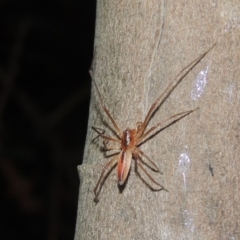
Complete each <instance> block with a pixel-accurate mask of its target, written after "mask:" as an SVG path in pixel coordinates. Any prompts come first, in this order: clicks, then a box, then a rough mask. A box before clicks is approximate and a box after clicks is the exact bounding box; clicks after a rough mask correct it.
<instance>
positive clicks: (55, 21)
mask: <svg viewBox="0 0 240 240" xmlns="http://www.w3.org/2000/svg"><path fill="white" fill-rule="evenodd" d="M95 10H96V1H95V0H88V1H80V0H71V1H69V0H62V1H54V0H48V1H44V0H22V1H17V0H2V1H1V2H0V154H1V155H0V157H1V158H0V185H1V195H0V218H1V219H0V239H1V240H2V239H4V240H5V239H11V240H12V239H25V240H28V239H34V240H38V239H41V240H42V239H47V240H58V239H73V238H74V230H75V222H76V213H77V200H78V188H79V178H78V173H77V165H79V164H81V161H82V157H83V151H84V143H85V137H86V129H87V120H88V107H89V98H90V86H91V79H90V77H89V74H88V70H89V68H90V65H91V60H92V55H93V40H94V25H95Z"/></svg>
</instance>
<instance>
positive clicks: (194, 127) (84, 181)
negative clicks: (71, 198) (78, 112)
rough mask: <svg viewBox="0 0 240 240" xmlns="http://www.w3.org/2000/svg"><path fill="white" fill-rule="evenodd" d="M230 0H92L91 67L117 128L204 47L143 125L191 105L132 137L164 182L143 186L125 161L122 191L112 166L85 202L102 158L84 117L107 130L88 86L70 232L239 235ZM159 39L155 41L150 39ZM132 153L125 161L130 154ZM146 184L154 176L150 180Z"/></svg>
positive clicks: (236, 47) (233, 7) (235, 27)
mask: <svg viewBox="0 0 240 240" xmlns="http://www.w3.org/2000/svg"><path fill="white" fill-rule="evenodd" d="M239 12H240V3H239V1H236V0H235V1H234V0H230V1H223V0H222V1H221V0H220V1H207V0H203V1H193V0H192V1H187V2H186V1H184V0H179V1H166V2H165V1H164V0H162V1H161V0H151V1H141V0H140V1H128V0H121V1H111V0H99V1H98V5H97V20H96V34H95V46H94V47H95V56H94V57H95V59H94V76H95V80H96V82H97V84H98V86H99V89H100V91H101V93H102V95H103V98H104V102H105V104H106V105H107V107H108V109H109V111H110V113H111V115H112V116H113V117H114V119H115V120H116V122H117V124H118V125H119V126H120V128H121V129H122V130H124V129H126V128H127V127H130V128H135V126H136V122H139V121H143V119H144V117H145V116H146V114H147V111H148V109H149V108H150V106H151V104H152V103H153V102H154V100H155V99H156V98H157V97H158V96H159V95H160V94H161V93H162V92H163V91H164V89H165V88H166V87H167V85H168V84H169V83H170V82H171V81H172V80H173V79H174V77H175V76H176V75H177V74H178V72H179V71H180V70H181V69H183V68H184V67H185V66H186V65H187V64H188V63H190V62H191V61H193V60H194V59H195V58H197V57H198V56H200V55H201V54H202V53H203V52H205V51H206V50H208V49H209V48H210V47H211V46H212V45H213V44H214V43H216V42H217V45H216V46H215V47H214V49H213V50H212V51H211V52H210V53H209V54H208V55H207V56H206V57H205V58H204V59H203V60H202V61H201V62H200V63H199V64H197V66H196V67H194V69H193V70H192V71H191V72H190V73H189V74H188V75H187V76H186V77H185V78H184V79H183V81H182V82H181V83H180V84H179V85H178V86H177V87H176V89H174V91H173V92H172V93H171V94H170V96H169V97H168V99H167V100H166V101H165V102H164V104H163V105H162V106H161V108H159V109H158V111H157V112H156V113H155V114H154V116H153V118H152V119H151V121H150V123H149V127H151V126H154V124H156V123H158V122H160V121H161V120H163V119H165V118H166V117H169V116H171V115H174V114H176V113H178V112H182V111H185V110H190V109H194V108H196V107H199V110H197V111H195V112H193V113H191V114H190V115H188V116H187V117H185V118H183V119H181V120H180V121H178V122H177V123H175V124H173V125H171V126H170V127H168V128H166V129H164V130H163V131H161V132H160V133H159V134H157V135H156V136H154V137H153V138H151V139H150V140H149V141H147V142H146V143H145V144H143V145H142V146H141V149H142V150H143V151H144V152H145V153H146V154H147V155H148V156H149V157H150V158H151V159H152V160H153V161H154V162H155V163H156V164H157V166H158V167H159V168H160V169H161V171H162V172H163V173H164V175H160V174H157V173H154V172H151V171H150V169H147V170H148V172H149V173H151V175H152V176H153V177H154V179H156V181H158V182H160V183H161V184H163V185H164V186H165V187H166V188H167V189H168V190H169V192H166V191H156V192H154V191H151V190H150V189H149V188H148V187H147V186H146V184H145V183H144V181H142V179H141V178H140V177H139V175H140V176H141V177H142V178H144V179H147V178H146V175H144V173H143V172H142V171H140V169H138V170H139V175H138V174H136V173H135V171H134V165H132V169H131V173H130V175H129V178H128V180H127V183H126V186H125V188H124V189H123V191H122V192H121V191H119V188H118V186H117V176H116V169H114V170H113V171H112V172H111V173H110V174H109V176H108V177H107V179H106V181H105V182H104V185H103V187H102V190H101V193H100V196H99V199H100V202H99V203H98V204H95V203H94V201H93V199H94V194H93V189H94V187H95V185H96V183H97V181H98V179H99V177H100V174H101V171H102V169H103V167H104V166H105V164H106V163H107V162H108V161H109V160H110V159H109V158H104V154H103V152H101V145H102V141H101V140H100V139H96V140H95V141H92V139H93V138H94V137H96V133H95V132H94V131H92V129H91V126H96V127H100V128H102V129H105V130H106V134H108V135H111V136H114V134H113V133H112V131H111V128H113V126H112V124H111V122H110V121H109V119H108V117H107V116H106V114H105V113H104V111H103V109H102V108H101V105H100V103H99V98H98V96H97V94H96V90H93V91H92V100H91V105H90V115H89V125H88V134H87V141H86V148H85V154H84V160H83V164H82V165H81V166H79V167H78V171H79V176H80V192H79V204H78V216H77V224H76V234H75V240H79V239H82V240H83V239H114V240H117V239H121V240H122V239H125V240H127V239H129V240H130V239H131V240H133V239H239V238H240V204H239V196H240V177H239V172H240V161H239V156H240V144H239V143H240V140H239V130H240V127H239V126H240V120H239V119H240V118H239V115H240V113H239V104H240V94H239V89H240V85H239V80H240V68H239V62H240V41H239V40H240V38H239V37H240V32H239V29H240V27H239V26H240V18H239ZM159 39H160V43H159ZM158 43H159V45H158ZM133 163H134V162H133ZM152 185H153V187H154V184H152Z"/></svg>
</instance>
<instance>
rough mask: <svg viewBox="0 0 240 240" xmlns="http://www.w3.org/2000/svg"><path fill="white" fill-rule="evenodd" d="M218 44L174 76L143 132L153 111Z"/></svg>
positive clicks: (148, 114) (144, 123)
mask: <svg viewBox="0 0 240 240" xmlns="http://www.w3.org/2000/svg"><path fill="white" fill-rule="evenodd" d="M215 45H216V43H215V44H214V45H213V46H212V47H211V48H210V49H208V50H207V51H206V52H205V53H203V54H202V55H200V56H199V57H198V58H196V59H195V60H193V61H192V62H191V63H190V64H188V65H187V66H186V67H184V68H183V69H182V70H181V71H180V72H179V73H178V74H177V76H176V77H175V78H174V80H173V81H172V82H171V83H170V84H169V85H168V86H167V88H166V89H165V90H164V92H163V93H162V94H161V95H160V96H159V97H158V98H157V99H156V101H155V102H154V103H153V104H152V106H151V107H150V109H149V111H148V113H147V116H146V118H145V119H144V121H143V126H142V129H141V132H140V134H139V136H141V134H143V133H144V131H145V129H146V127H147V124H148V122H149V120H150V119H151V117H152V115H153V113H154V112H155V111H156V109H157V108H158V107H159V106H161V105H162V103H163V102H164V101H165V100H166V98H167V97H168V96H169V94H170V93H171V92H172V91H173V90H174V89H175V87H176V86H177V85H178V84H179V83H180V82H181V81H182V80H183V79H184V77H185V76H186V75H187V74H188V73H189V72H190V71H191V70H192V69H193V68H194V67H195V66H196V65H197V64H198V63H199V62H200V61H201V60H202V59H203V58H204V57H205V56H206V54H207V53H208V52H209V51H210V50H211V49H212V48H213V47H214V46H215Z"/></svg>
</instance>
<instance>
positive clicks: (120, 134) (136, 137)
mask: <svg viewBox="0 0 240 240" xmlns="http://www.w3.org/2000/svg"><path fill="white" fill-rule="evenodd" d="M214 46H215V44H214V45H213V46H212V47H211V48H210V49H209V50H207V51H206V52H205V53H203V54H202V55H200V56H199V57H198V58H196V59H195V60H194V61H192V62H191V63H190V64H188V65H187V66H186V67H185V68H183V69H182V70H181V71H180V72H179V73H178V75H177V76H176V77H175V78H174V80H173V81H172V82H171V83H170V84H169V85H168V86H167V88H166V89H165V91H164V92H163V93H162V94H161V95H160V96H159V97H158V98H157V99H156V100H155V102H154V103H153V104H152V106H151V107H150V109H149V111H148V113H147V115H146V117H145V119H144V120H143V122H137V124H136V128H134V129H130V128H126V129H125V130H124V131H121V130H120V128H119V127H118V125H117V123H116V122H115V120H114V118H113V117H112V115H111V114H110V112H109V111H108V109H107V107H106V106H105V104H104V101H103V98H102V95H101V93H100V91H99V89H98V86H97V84H96V81H95V79H94V77H93V72H92V70H90V75H91V78H92V81H93V83H94V86H95V88H96V91H97V95H98V97H99V100H100V104H101V107H102V109H103V110H104V112H105V113H106V114H107V116H108V117H109V119H110V121H111V123H112V125H113V127H114V132H115V134H116V136H117V138H114V137H109V136H106V135H104V132H105V131H104V130H103V129H100V128H97V127H92V129H93V130H94V131H95V132H97V134H98V136H97V137H101V138H102V139H103V145H104V150H105V151H110V150H119V151H120V152H119V153H118V154H117V155H116V156H114V157H113V158H112V159H111V160H110V161H109V162H108V163H107V164H106V165H105V166H104V168H103V170H102V172H101V176H100V178H99V180H98V182H97V185H96V187H95V188H94V194H95V198H94V201H95V202H98V201H99V199H98V196H99V194H100V191H101V187H102V185H103V183H104V181H105V179H106V178H107V176H108V173H109V172H110V170H112V168H113V167H115V166H116V165H117V178H118V185H119V186H121V185H123V184H124V183H125V181H126V179H127V176H128V174H129V171H130V166H131V162H132V159H133V160H134V161H135V164H136V165H135V166H136V167H137V166H139V167H140V168H141V169H142V171H143V172H144V173H145V174H146V176H147V177H148V178H149V179H150V180H151V181H152V182H153V183H155V184H156V185H158V186H159V187H160V188H158V189H156V190H157V191H159V190H165V191H168V190H167V189H166V188H165V187H164V186H163V185H161V184H160V183H158V182H156V181H155V180H154V179H153V177H152V176H151V175H150V174H149V173H148V172H147V171H146V170H145V168H144V167H143V165H142V164H144V165H147V166H148V167H149V168H150V169H151V170H153V171H155V172H158V173H160V174H163V173H162V172H161V171H160V170H159V168H158V167H157V165H156V164H155V163H154V162H153V161H152V160H151V159H150V158H149V157H148V156H147V155H146V154H145V153H144V152H143V151H141V150H140V148H139V146H140V145H141V144H143V143H145V142H146V141H147V140H148V139H150V138H151V137H153V136H155V135H156V134H157V133H159V132H160V130H162V129H164V128H166V127H168V126H170V125H171V124H173V123H175V122H177V121H179V120H180V119H182V118H184V117H185V116H187V115H189V114H190V113H192V112H194V111H195V110H197V109H198V108H196V109H193V110H188V111H184V112H181V113H177V114H175V115H173V116H171V117H168V118H166V119H165V120H163V121H162V122H159V123H157V124H156V125H155V126H153V127H151V128H149V129H148V130H147V131H146V128H147V126H148V123H149V121H150V120H151V118H152V116H153V114H154V113H155V112H156V111H157V110H158V108H159V107H160V106H161V105H162V103H163V102H164V101H165V100H166V99H167V97H168V96H169V95H170V93H171V92H172V91H173V90H174V89H175V87H176V86H177V85H178V84H179V83H180V82H181V81H182V79H183V78H184V77H185V76H186V75H187V74H188V73H189V72H190V71H191V70H192V69H193V68H194V67H195V66H196V65H197V64H198V63H199V62H200V61H201V60H202V59H203V58H204V57H205V55H206V54H207V53H208V52H209V51H210V50H211V49H212V48H213V47H214ZM158 127H160V128H159V129H158ZM157 129H158V130H157ZM154 130H156V131H154ZM150 133H152V134H151V135H150ZM109 142H113V143H115V145H110V146H109ZM116 144H117V145H116ZM143 157H144V158H145V159H146V160H147V161H148V162H149V163H150V164H151V166H150V165H149V164H146V162H143V160H142V158H143ZM150 188H151V187H150ZM151 189H152V188H151Z"/></svg>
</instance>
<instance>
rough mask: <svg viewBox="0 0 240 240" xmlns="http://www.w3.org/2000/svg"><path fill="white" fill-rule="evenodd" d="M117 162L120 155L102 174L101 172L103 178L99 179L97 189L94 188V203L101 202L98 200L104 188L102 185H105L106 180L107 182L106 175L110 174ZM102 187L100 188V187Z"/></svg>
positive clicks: (109, 163) (105, 167)
mask: <svg viewBox="0 0 240 240" xmlns="http://www.w3.org/2000/svg"><path fill="white" fill-rule="evenodd" d="M117 160H118V155H117V156H115V157H114V158H112V159H111V160H110V161H109V162H108V163H107V164H106V165H105V166H104V168H103V170H102V172H101V176H100V178H99V180H98V182H97V185H96V187H95V188H94V194H95V198H94V202H96V203H97V202H99V199H98V196H99V193H100V191H101V188H102V185H103V183H104V180H105V178H106V177H107V175H105V173H106V172H107V173H108V172H109V170H110V169H111V168H113V167H114V165H116V164H117ZM99 186H100V187H99Z"/></svg>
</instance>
